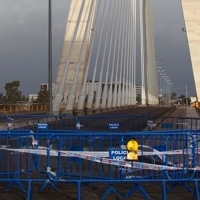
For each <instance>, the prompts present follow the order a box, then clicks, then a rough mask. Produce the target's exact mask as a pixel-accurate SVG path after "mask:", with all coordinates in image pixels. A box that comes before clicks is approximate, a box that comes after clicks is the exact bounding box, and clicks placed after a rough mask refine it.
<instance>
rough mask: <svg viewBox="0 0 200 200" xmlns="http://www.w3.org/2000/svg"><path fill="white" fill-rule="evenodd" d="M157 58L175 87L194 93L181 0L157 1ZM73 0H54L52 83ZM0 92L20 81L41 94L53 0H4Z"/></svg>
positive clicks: (1, 0) (45, 77)
mask: <svg viewBox="0 0 200 200" xmlns="http://www.w3.org/2000/svg"><path fill="white" fill-rule="evenodd" d="M152 2H153V12H154V31H155V48H156V60H157V61H161V60H163V62H162V63H161V62H159V66H160V67H162V69H164V71H165V72H166V74H167V75H168V77H169V78H170V80H171V81H172V83H173V87H172V89H173V91H175V92H176V93H177V94H185V91H186V89H185V88H186V85H187V88H188V95H193V94H195V89H194V80H193V72H192V69H191V62H190V57H189V51H188V44H187V38H186V33H185V32H182V30H181V29H182V28H183V27H184V22H183V15H182V11H181V7H180V0H152ZM68 4H69V0H52V8H53V10H52V12H53V16H52V17H53V19H52V20H53V24H52V26H53V82H55V80H56V75H57V69H58V64H59V59H60V55H61V51H62V42H63V36H64V31H65V25H66V20H67V12H68V7H69V6H68ZM0 45H1V47H0V69H1V72H0V92H3V93H4V92H5V91H4V86H5V84H6V83H7V82H11V81H13V80H19V81H20V83H21V86H20V90H21V91H22V93H23V94H25V95H28V94H35V93H38V91H39V87H40V83H47V82H48V73H47V72H48V0H34V1H33V0H0Z"/></svg>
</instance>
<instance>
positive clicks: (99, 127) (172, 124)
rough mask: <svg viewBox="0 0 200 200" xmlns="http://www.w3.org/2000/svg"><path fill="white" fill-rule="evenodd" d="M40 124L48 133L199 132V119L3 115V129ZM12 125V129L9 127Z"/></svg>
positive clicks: (31, 127)
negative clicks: (42, 124) (80, 131)
mask: <svg viewBox="0 0 200 200" xmlns="http://www.w3.org/2000/svg"><path fill="white" fill-rule="evenodd" d="M38 123H40V124H41V123H47V124H48V130H77V129H80V130H82V131H98V132H100V131H107V132H119V133H120V132H134V131H152V130H154V131H170V130H186V129H190V130H199V129H200V119H199V118H181V117H162V116H153V115H152V116H142V115H101V116H83V117H76V116H72V115H42V114H40V115H0V129H1V130H5V129H7V128H9V129H21V128H26V129H31V130H33V131H36V130H37V125H38ZM8 125H9V127H8Z"/></svg>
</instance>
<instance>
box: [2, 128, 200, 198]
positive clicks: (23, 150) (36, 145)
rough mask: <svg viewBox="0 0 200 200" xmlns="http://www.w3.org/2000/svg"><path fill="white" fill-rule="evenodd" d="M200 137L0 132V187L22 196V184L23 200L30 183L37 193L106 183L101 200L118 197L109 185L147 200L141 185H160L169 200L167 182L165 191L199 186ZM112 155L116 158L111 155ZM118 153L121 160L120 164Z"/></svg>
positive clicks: (179, 133)
mask: <svg viewBox="0 0 200 200" xmlns="http://www.w3.org/2000/svg"><path fill="white" fill-rule="evenodd" d="M199 135H200V134H199V131H196V132H194V131H192V130H178V131H162V132H159V131H157V132H153V131H151V132H124V133H118V132H117V133H114V132H109V131H107V132H85V131H81V130H76V131H62V130H60V131H53V132H52V131H48V132H47V131H46V130H45V131H39V132H35V133H34V132H33V131H28V130H6V131H0V148H1V150H0V181H1V182H2V181H3V182H8V183H9V184H8V186H7V187H6V189H7V190H9V189H10V188H11V187H12V186H13V184H17V185H18V187H19V188H20V189H21V190H22V191H24V192H26V191H27V189H26V188H25V187H24V185H23V184H22V183H23V182H26V183H27V184H28V191H27V196H28V197H27V199H29V198H30V194H31V183H32V182H42V183H43V184H42V185H41V187H40V191H43V190H44V189H45V188H46V186H48V185H50V186H51V187H53V188H54V189H55V190H57V189H58V188H57V187H55V185H54V183H55V182H60V183H62V182H76V183H77V184H78V187H79V189H81V183H84V182H98V183H100V182H102V183H103V182H107V183H109V184H110V186H109V188H108V190H107V191H106V193H105V194H104V195H102V198H103V199H104V198H106V196H107V195H109V192H111V191H115V192H116V195H117V196H120V195H121V194H120V193H119V191H118V190H117V189H115V188H114V186H113V183H117V182H124V183H126V182H127V183H128V182H131V183H136V184H135V185H134V186H133V187H131V188H130V190H129V191H128V192H127V194H126V195H125V197H129V196H130V195H131V194H132V193H133V192H134V191H135V189H139V190H140V192H141V193H142V194H143V196H144V197H145V198H148V197H150V196H149V194H148V193H147V192H146V191H145V188H143V187H142V186H141V184H140V183H142V182H148V181H149V182H161V183H162V184H163V199H167V198H166V195H167V192H166V187H165V184H166V182H169V181H170V182H172V184H171V186H170V188H169V190H173V188H174V187H175V186H176V185H177V184H178V183H181V184H182V185H183V186H184V187H185V188H187V189H188V191H191V190H192V189H191V188H190V187H189V186H188V184H187V182H188V181H190V182H191V181H193V182H195V184H198V181H197V180H198V176H199V170H200V169H199V167H198V166H199V151H200V150H199V148H200V147H199V142H198V141H199V139H200V138H199ZM130 141H135V142H136V143H137V145H138V146H137V145H136V146H137V148H136V150H135V149H131V150H129V149H128V148H127V144H128V143H129V142H130ZM113 149H114V150H116V152H115V153H114V154H115V155H114V154H112V155H111V154H109V152H110V151H112V150H113ZM120 150H121V151H120ZM125 151H127V155H125ZM122 152H123V157H124V159H121V153H122ZM118 153H120V159H119V158H118V157H117V154H118ZM128 153H130V154H133V153H134V154H136V155H137V156H138V159H136V160H130V157H128ZM118 155H119V154H118ZM128 159H129V160H128ZM79 192H80V191H79ZM80 195H81V194H79V195H78V199H80V198H81V197H80ZM195 195H196V196H198V195H199V193H198V185H195Z"/></svg>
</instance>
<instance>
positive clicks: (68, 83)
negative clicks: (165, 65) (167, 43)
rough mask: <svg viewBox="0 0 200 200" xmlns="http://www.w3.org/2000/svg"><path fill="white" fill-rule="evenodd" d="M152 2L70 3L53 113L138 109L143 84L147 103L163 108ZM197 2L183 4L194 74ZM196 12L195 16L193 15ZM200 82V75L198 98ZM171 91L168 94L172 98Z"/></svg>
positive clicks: (87, 0)
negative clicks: (160, 100)
mask: <svg viewBox="0 0 200 200" xmlns="http://www.w3.org/2000/svg"><path fill="white" fill-rule="evenodd" d="M151 3H152V2H151V0H140V1H137V0H72V1H71V5H70V10H69V13H68V20H67V26H66V32H65V36H64V42H63V51H62V55H61V58H60V64H59V68H58V73H57V79H56V92H55V94H54V99H53V113H54V114H58V113H60V112H61V108H64V111H63V110H62V112H72V111H73V110H76V111H80V112H82V111H83V110H84V109H87V111H88V112H90V111H99V110H105V109H116V108H124V107H129V106H134V105H136V84H137V82H138V81H140V82H141V103H142V105H158V104H159V101H158V80H157V79H158V77H157V68H156V62H155V47H154V33H153V15H152V5H151ZM198 4H199V0H195V1H192V3H191V1H188V0H182V1H181V4H180V6H181V5H182V8H183V11H184V12H183V14H184V17H185V22H186V29H187V35H188V41H189V44H190V45H189V47H190V53H191V60H192V61H193V62H192V66H193V69H194V70H195V71H197V65H198V63H199V62H200V60H199V58H197V56H196V54H197V51H196V49H197V48H199V46H200V44H198V43H197V42H196V46H195V49H194V45H193V44H194V41H198V36H197V35H195V36H194V34H192V35H191V33H193V32H195V31H196V32H195V33H197V32H198V31H199V30H200V27H197V30H196V29H195V30H193V29H192V28H191V27H192V26H191V23H193V24H195V23H196V24H197V25H198V24H199V23H198V19H199V20H200V15H199V14H198V12H199V11H198V12H197V11H196V10H197V9H196V8H197V6H195V5H198ZM188 8H189V9H188ZM194 10H195V13H197V14H196V18H192V17H191V16H192V15H194ZM191 19H192V20H191ZM194 52H195V53H194ZM193 55H195V56H193ZM138 57H139V58H140V59H139V61H138V60H137V59H138ZM138 63H139V64H138ZM167 81H168V84H171V82H170V80H167ZM198 83H199V78H198V76H195V84H196V88H197V96H199V91H198V88H199V87H198ZM169 93H170V91H166V95H167V96H170V94H169ZM168 100H169V99H168Z"/></svg>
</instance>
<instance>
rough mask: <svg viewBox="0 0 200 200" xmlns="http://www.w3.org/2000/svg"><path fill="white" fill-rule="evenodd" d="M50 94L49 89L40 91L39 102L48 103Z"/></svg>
mask: <svg viewBox="0 0 200 200" xmlns="http://www.w3.org/2000/svg"><path fill="white" fill-rule="evenodd" d="M48 96H49V92H48V91H45V90H44V91H39V92H38V98H37V101H36V102H37V103H48Z"/></svg>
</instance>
